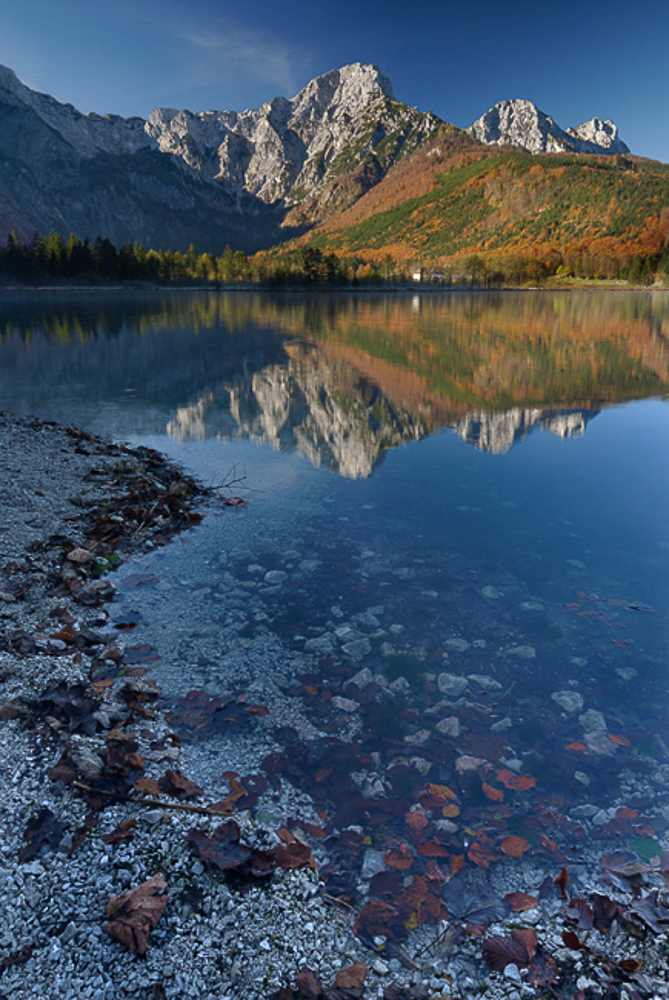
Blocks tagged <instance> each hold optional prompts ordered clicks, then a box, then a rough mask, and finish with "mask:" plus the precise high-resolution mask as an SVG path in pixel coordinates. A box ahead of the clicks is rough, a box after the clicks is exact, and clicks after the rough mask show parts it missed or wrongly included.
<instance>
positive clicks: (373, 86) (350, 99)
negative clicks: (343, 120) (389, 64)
mask: <svg viewBox="0 0 669 1000" xmlns="http://www.w3.org/2000/svg"><path fill="white" fill-rule="evenodd" d="M383 97H388V98H390V100H394V98H395V95H394V93H393V85H392V83H391V82H390V80H389V79H388V78H387V77H385V76H383V74H382V73H381V71H380V70H379V68H378V66H373V65H363V64H362V63H352V64H351V65H350V66H343V67H342V68H341V69H334V70H331V71H330V72H329V73H325V74H324V75H323V76H318V77H316V79H315V80H311V82H310V83H308V84H307V86H306V87H305V88H304V89H303V90H301V91H300V92H299V94H297V96H296V97H295V98H294V99H293V101H292V102H291V103H292V106H293V113H294V114H295V116H296V117H298V118H302V117H307V118H314V117H317V116H321V115H322V114H323V113H324V112H325V113H327V112H330V115H331V117H332V112H333V111H334V112H335V115H336V114H343V115H348V116H351V117H352V116H354V115H355V114H357V113H358V112H359V111H361V110H362V109H363V108H365V107H367V106H368V105H369V104H371V103H373V102H374V101H378V100H380V99H381V98H383Z"/></svg>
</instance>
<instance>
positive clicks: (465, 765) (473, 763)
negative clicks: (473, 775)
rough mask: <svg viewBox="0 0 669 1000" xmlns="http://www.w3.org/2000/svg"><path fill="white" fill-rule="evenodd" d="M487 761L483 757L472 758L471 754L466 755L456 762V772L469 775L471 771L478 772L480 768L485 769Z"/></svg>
mask: <svg viewBox="0 0 669 1000" xmlns="http://www.w3.org/2000/svg"><path fill="white" fill-rule="evenodd" d="M485 763H486V761H484V760H483V759H482V758H481V757H471V756H470V755H469V754H464V755H463V756H462V757H458V759H457V760H456V762H455V770H456V771H457V772H458V774H467V773H468V772H469V771H477V770H478V769H479V767H483V766H484V765H485Z"/></svg>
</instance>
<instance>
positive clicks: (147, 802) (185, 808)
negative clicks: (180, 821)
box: [72, 781, 232, 816]
mask: <svg viewBox="0 0 669 1000" xmlns="http://www.w3.org/2000/svg"><path fill="white" fill-rule="evenodd" d="M72 784H73V785H74V787H75V788H80V789H81V790H82V791H83V792H89V793H90V794H91V795H103V796H106V797H107V798H109V799H116V800H117V801H119V802H131V803H133V804H134V805H138V806H153V808H157V809H177V810H178V811H179V812H190V813H199V814H200V815H201V816H232V810H227V811H226V812H221V811H220V810H219V809H210V808H209V807H208V806H193V805H190V804H189V803H188V802H162V801H161V800H160V799H148V798H145V797H144V796H143V795H140V796H132V795H117V794H116V793H115V792H106V791H103V790H102V789H99V790H98V789H97V788H91V786H90V785H84V784H83V783H82V782H81V781H73V782H72Z"/></svg>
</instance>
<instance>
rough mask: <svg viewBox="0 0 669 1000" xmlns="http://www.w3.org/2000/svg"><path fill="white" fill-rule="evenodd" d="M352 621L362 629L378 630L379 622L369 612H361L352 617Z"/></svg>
mask: <svg viewBox="0 0 669 1000" xmlns="http://www.w3.org/2000/svg"><path fill="white" fill-rule="evenodd" d="M353 621H354V622H355V623H356V625H362V627H363V628H378V627H379V625H380V624H381V622H380V621H379V619H378V618H377V617H376V615H375V614H372V612H371V611H361V612H360V614H358V615H354V617H353Z"/></svg>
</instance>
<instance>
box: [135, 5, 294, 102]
mask: <svg viewBox="0 0 669 1000" xmlns="http://www.w3.org/2000/svg"><path fill="white" fill-rule="evenodd" d="M121 8H122V9H123V13H124V15H125V17H126V18H128V19H129V20H132V21H134V22H135V23H143V24H149V25H151V26H152V27H153V28H155V29H157V30H158V31H161V32H163V33H164V34H165V35H167V36H170V37H171V39H172V40H173V41H175V42H176V43H177V44H178V46H179V51H178V64H179V69H178V72H179V75H180V76H181V77H182V79H183V83H184V84H185V85H187V87H188V88H189V89H191V88H193V87H199V86H211V85H212V84H213V85H216V84H217V83H220V84H221V85H225V84H228V85H229V83H230V82H231V81H234V80H237V81H238V80H239V79H240V78H241V79H246V80H248V81H249V82H251V81H260V82H262V83H264V84H269V85H271V86H272V87H273V88H274V92H281V93H284V94H286V95H287V96H292V95H293V94H294V93H295V92H296V91H297V89H298V82H297V81H298V77H299V75H300V74H299V73H298V72H297V70H296V65H295V64H296V63H301V62H302V61H303V60H302V59H301V58H299V57H298V56H297V54H296V53H294V52H293V50H291V48H290V47H289V46H287V45H286V44H285V42H284V41H283V40H282V39H280V38H278V37H273V36H271V35H269V34H268V33H267V32H262V31H253V30H249V29H246V28H241V27H240V26H239V25H238V24H235V23H234V21H231V20H230V19H229V18H228V17H226V18H225V19H223V18H220V17H219V18H215V17H212V13H211V10H207V12H206V13H205V12H204V11H203V12H202V14H201V15H200V16H198V13H197V11H198V8H197V4H195V6H194V8H191V11H189V12H188V13H187V14H185V13H184V11H183V10H182V9H177V7H176V6H175V5H174V4H172V3H169V2H166V0H162V2H161V3H160V6H157V5H156V6H154V5H149V4H146V3H145V4H144V5H142V6H141V7H132V6H131V5H130V4H127V3H126V2H125V0H121V2H120V3H118V4H117V9H119V10H120V9H121ZM204 24H206V31H205V30H203V25H204ZM173 68H174V67H173Z"/></svg>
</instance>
